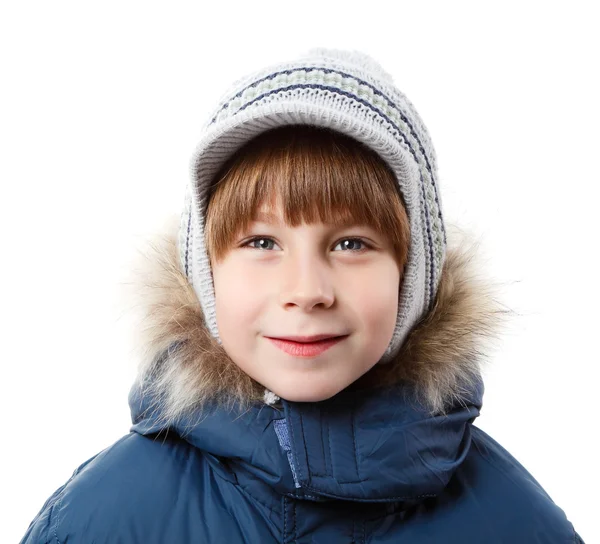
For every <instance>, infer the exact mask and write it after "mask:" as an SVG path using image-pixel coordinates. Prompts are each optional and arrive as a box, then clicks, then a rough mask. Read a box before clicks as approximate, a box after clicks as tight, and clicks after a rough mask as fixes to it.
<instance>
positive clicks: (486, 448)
mask: <svg viewBox="0 0 600 544" xmlns="http://www.w3.org/2000/svg"><path fill="white" fill-rule="evenodd" d="M457 479H458V480H459V482H460V484H461V487H463V488H466V489H470V490H471V491H472V493H473V494H474V495H475V496H476V498H477V500H476V501H475V504H476V508H477V509H479V510H485V512H480V514H485V516H486V517H487V518H488V521H487V523H488V525H489V526H490V527H493V532H495V533H497V534H503V536H504V537H506V538H508V540H510V541H511V542H515V543H517V542H524V543H525V542H533V541H535V542H548V543H550V542H552V543H554V542H565V543H567V542H580V541H579V540H578V535H577V533H576V532H575V529H574V527H573V525H572V524H571V522H570V521H569V520H568V519H567V516H566V514H565V512H564V511H563V510H562V509H561V508H560V507H559V506H558V505H557V504H556V503H555V502H554V501H553V500H552V498H551V497H550V496H549V495H548V493H547V492H546V491H545V490H544V488H543V487H542V486H541V484H540V483H539V482H538V481H537V480H536V479H535V478H534V477H533V476H532V475H531V473H530V472H529V471H528V470H527V469H526V468H525V467H524V466H523V465H522V464H521V463H520V462H519V461H518V460H517V459H516V458H515V457H514V456H513V455H511V454H510V453H509V452H508V451H507V450H506V449H505V448H504V447H502V446H501V445H500V444H499V443H498V442H497V441H496V440H494V439H493V438H492V437H491V436H490V435H488V434H487V433H486V432H484V431H483V430H481V429H480V428H478V427H476V426H474V425H473V426H472V444H471V449H470V452H469V455H468V456H467V459H466V460H465V463H463V465H462V466H461V469H460V470H459V473H458V474H457ZM528 539H529V540H528Z"/></svg>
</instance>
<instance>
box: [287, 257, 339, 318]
mask: <svg viewBox="0 0 600 544" xmlns="http://www.w3.org/2000/svg"><path fill="white" fill-rule="evenodd" d="M282 274H283V277H282V278H281V291H280V294H279V299H280V302H281V304H282V305H283V306H290V305H294V306H299V307H301V308H302V309H303V310H305V311H310V310H311V309H312V308H313V307H314V306H316V305H319V304H320V305H322V306H323V307H324V308H329V307H330V306H331V305H332V304H333V303H334V301H335V297H334V289H333V284H332V281H331V276H330V274H329V272H328V270H327V269H326V267H325V266H324V265H323V264H319V263H318V262H316V261H315V260H314V259H312V260H311V259H302V260H300V259H295V260H292V259H290V262H289V263H288V266H286V267H283V269H282Z"/></svg>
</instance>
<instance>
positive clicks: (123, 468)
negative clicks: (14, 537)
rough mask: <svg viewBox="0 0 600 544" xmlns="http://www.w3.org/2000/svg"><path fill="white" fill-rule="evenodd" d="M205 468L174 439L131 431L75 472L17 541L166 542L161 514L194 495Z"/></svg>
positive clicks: (196, 455) (46, 543)
mask: <svg viewBox="0 0 600 544" xmlns="http://www.w3.org/2000/svg"><path fill="white" fill-rule="evenodd" d="M205 472H206V463H205V462H204V459H203V457H202V455H201V454H200V453H199V452H198V451H197V450H195V449H194V448H193V447H191V446H190V445H189V444H188V443H187V442H185V441H183V440H181V439H180V438H179V437H177V436H175V435H170V434H162V435H161V436H158V435H157V436H148V437H146V436H142V435H139V434H137V433H135V432H131V433H129V434H128V435H125V436H123V437H122V438H120V439H119V440H117V441H116V442H115V443H114V444H112V445H111V446H109V447H108V448H106V449H104V450H102V451H101V452H99V453H98V454H96V455H95V456H94V457H92V458H91V459H89V460H87V461H86V462H85V463H83V464H82V465H81V466H79V467H78V468H77V469H76V470H75V472H74V473H73V475H72V476H71V478H70V479H69V480H68V481H67V482H66V483H65V484H64V485H62V486H61V487H60V488H59V489H57V490H56V491H55V492H54V493H53V495H52V496H51V497H50V498H49V499H48V500H47V501H46V503H45V504H44V506H43V507H42V509H41V510H40V512H39V513H38V515H37V516H36V517H35V519H34V520H33V521H32V522H31V524H30V526H29V528H28V530H27V533H26V534H25V536H24V537H23V540H22V541H21V544H34V543H35V544H49V543H50V542H52V543H56V542H61V543H62V542H70V543H73V544H78V543H84V542H86V543H87V542H95V543H97V544H100V543H109V542H111V543H114V542H148V543H150V542H168V541H169V540H170V539H171V538H172V536H173V529H174V528H173V527H169V524H168V523H167V522H168V520H167V519H166V517H165V515H166V514H167V513H169V514H172V513H173V512H174V511H175V510H176V508H175V506H176V503H177V502H183V503H185V502H186V501H188V496H193V495H194V492H195V494H198V493H197V491H198V487H199V486H201V485H203V480H204V475H205ZM190 506H191V507H193V505H190V504H187V507H188V508H189V507H190Z"/></svg>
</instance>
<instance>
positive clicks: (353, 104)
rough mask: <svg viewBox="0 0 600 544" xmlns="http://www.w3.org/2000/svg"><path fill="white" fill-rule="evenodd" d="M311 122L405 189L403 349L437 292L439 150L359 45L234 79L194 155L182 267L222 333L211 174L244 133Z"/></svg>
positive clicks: (399, 335)
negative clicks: (209, 229)
mask: <svg viewBox="0 0 600 544" xmlns="http://www.w3.org/2000/svg"><path fill="white" fill-rule="evenodd" d="M289 124H311V125H318V126H322V127H328V128H330V129H333V130H337V131H339V132H342V133H344V134H347V135H348V136H351V137H352V138H355V139H356V140H359V141H360V142H362V143H364V144H366V145H367V146H369V147H370V148H372V149H373V150H374V151H375V152H377V153H378V154H379V155H380V156H381V157H382V159H383V160H384V161H385V162H386V163H387V164H388V165H389V166H390V167H391V169H392V170H393V172H394V174H395V175H396V178H397V180H398V187H399V190H400V192H401V193H402V195H403V197H404V202H405V204H406V209H407V214H408V218H409V222H410V229H411V245H410V250H409V255H408V261H407V263H406V267H405V270H404V277H403V284H402V288H401V290H400V295H399V302H398V316H397V320H396V326H395V330H394V334H393V336H392V339H391V342H390V344H389V346H388V348H387V350H386V352H385V354H384V356H383V357H382V359H381V361H380V362H388V361H390V360H391V359H392V358H393V356H394V355H395V354H396V353H397V351H398V350H399V348H400V347H401V345H402V343H403V341H404V339H405V338H406V336H407V334H408V333H409V332H410V330H411V329H412V328H413V326H414V325H415V324H416V323H417V321H419V319H420V318H421V317H422V316H423V315H424V313H425V312H427V311H428V310H429V309H430V308H431V305H432V304H433V303H434V301H435V295H436V292H437V288H438V283H439V279H440V272H441V269H442V266H443V263H444V259H445V255H446V231H445V226H444V220H443V214H442V205H441V200H440V194H439V187H438V181H437V165H436V157H435V150H434V148H433V145H432V143H431V140H430V138H429V134H428V132H427V129H426V127H425V125H424V124H423V122H422V120H421V118H420V117H419V115H418V113H417V111H416V110H415V108H414V106H413V105H412V104H411V102H410V101H409V100H408V99H407V98H406V96H405V95H404V94H403V93H402V92H401V91H400V90H399V89H397V88H396V86H395V84H394V81H393V79H392V77H391V76H390V75H389V74H388V73H387V72H385V71H384V70H383V68H382V67H381V66H380V65H379V64H378V63H377V62H376V61H375V60H373V59H372V58H371V57H370V56H368V55H366V54H364V53H361V52H358V51H344V50H337V49H335V50H334V49H322V48H317V49H311V50H310V51H309V52H308V53H307V54H306V55H305V56H303V57H301V58H299V59H297V60H295V61H292V62H286V63H280V64H277V65H272V66H269V67H266V68H264V69H262V70H259V71H256V72H253V73H252V74H250V75H247V76H245V77H243V78H241V79H238V80H237V81H236V82H234V84H233V85H232V87H231V88H230V89H229V90H228V91H227V92H226V93H225V94H224V95H223V97H222V99H221V100H220V101H219V104H218V105H217V107H216V108H215V109H214V111H213V113H212V114H211V115H210V117H209V120H208V122H207V123H206V124H205V126H204V131H203V135H202V139H201V141H200V142H199V143H198V145H197V147H196V150H195V152H194V154H193V156H192V159H191V162H190V183H189V185H188V188H187V191H186V196H185V205H184V210H183V213H182V216H181V228H180V236H179V244H180V255H181V266H182V270H184V271H185V274H186V275H187V277H188V279H189V281H190V282H191V284H192V285H193V288H194V290H195V291H196V293H197V295H198V298H199V300H200V303H201V305H202V310H203V312H204V315H205V318H206V321H207V326H208V328H209V330H210V332H211V334H212V335H213V336H214V337H215V338H216V339H217V340H218V341H219V342H220V338H219V332H218V329H217V322H216V312H215V294H214V286H213V282H212V274H211V270H210V263H209V260H208V254H207V252H206V247H205V244H204V220H205V214H206V207H207V204H208V200H207V199H208V194H209V188H210V183H211V181H212V178H213V177H214V175H215V174H216V173H217V171H218V170H219V168H220V166H221V165H222V164H223V163H224V162H225V161H226V160H227V159H228V158H229V157H230V156H231V155H232V154H233V153H234V152H235V151H236V150H237V149H239V148H240V147H241V146H242V145H243V144H244V143H246V142H247V141H248V140H250V139H251V138H253V137H255V136H257V135H258V134H260V133H261V132H264V131H265V130H268V129H270V128H275V127H277V126H281V125H289Z"/></svg>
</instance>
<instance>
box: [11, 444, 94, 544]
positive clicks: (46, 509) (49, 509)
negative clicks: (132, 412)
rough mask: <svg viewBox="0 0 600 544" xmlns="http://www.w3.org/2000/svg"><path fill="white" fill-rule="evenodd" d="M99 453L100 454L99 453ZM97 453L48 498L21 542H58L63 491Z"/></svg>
mask: <svg viewBox="0 0 600 544" xmlns="http://www.w3.org/2000/svg"><path fill="white" fill-rule="evenodd" d="M97 455H98V454H97ZM97 455H94V456H93V457H91V458H90V459H88V460H87V461H86V462H85V463H83V464H82V465H80V466H79V467H77V469H76V470H75V472H73V474H72V475H71V477H70V478H69V479H68V480H67V481H66V482H65V483H64V484H63V485H61V486H60V487H59V488H58V489H57V490H56V491H55V492H54V493H52V495H51V496H50V497H49V498H48V500H46V502H45V503H44V506H42V509H41V510H40V511H39V512H38V514H37V515H36V516H35V518H33V521H32V522H31V523H30V524H29V527H28V528H27V532H26V533H25V535H24V536H23V538H22V539H21V542H20V543H19V544H58V543H60V538H59V535H58V519H57V516H55V515H54V512H55V510H57V509H58V508H59V507H60V500H61V497H62V493H63V491H64V490H65V489H66V487H67V486H68V485H69V483H71V481H72V480H73V478H75V476H77V474H79V472H80V471H81V469H83V468H84V467H85V466H86V465H87V464H88V463H89V462H90V461H93V460H94V459H95V458H96V457H97Z"/></svg>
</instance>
